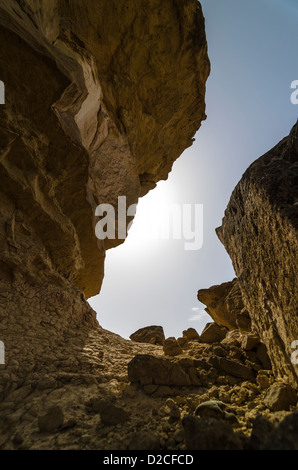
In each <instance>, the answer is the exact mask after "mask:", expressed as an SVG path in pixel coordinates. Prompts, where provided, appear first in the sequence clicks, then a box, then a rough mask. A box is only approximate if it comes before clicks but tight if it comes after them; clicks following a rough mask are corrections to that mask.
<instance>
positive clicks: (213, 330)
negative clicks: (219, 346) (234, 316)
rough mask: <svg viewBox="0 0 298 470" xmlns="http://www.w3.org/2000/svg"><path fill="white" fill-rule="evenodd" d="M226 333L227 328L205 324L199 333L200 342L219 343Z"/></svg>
mask: <svg viewBox="0 0 298 470" xmlns="http://www.w3.org/2000/svg"><path fill="white" fill-rule="evenodd" d="M227 331H228V330H227V328H225V327H224V326H221V325H218V324H217V323H207V324H206V326H205V328H204V330H203V331H202V333H201V342H202V343H219V342H220V341H222V340H223V339H224V338H225V336H226V334H227Z"/></svg>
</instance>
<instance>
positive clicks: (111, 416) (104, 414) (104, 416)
mask: <svg viewBox="0 0 298 470" xmlns="http://www.w3.org/2000/svg"><path fill="white" fill-rule="evenodd" d="M100 419H101V422H102V423H103V424H106V425H115V424H119V423H124V422H125V421H128V420H129V419H130V416H129V414H128V413H127V412H126V411H125V410H124V409H123V408H120V407H119V406H115V405H114V404H112V403H109V402H106V405H105V407H104V408H102V409H101V411H100Z"/></svg>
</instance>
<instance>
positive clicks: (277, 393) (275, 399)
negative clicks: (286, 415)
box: [264, 382, 297, 411]
mask: <svg viewBox="0 0 298 470" xmlns="http://www.w3.org/2000/svg"><path fill="white" fill-rule="evenodd" d="M296 403H297V391H296V390H295V389H294V388H293V387H291V385H289V384H287V383H282V382H275V383H274V384H272V385H271V386H270V387H269V388H268V390H267V393H266V395H265V397H264V405H265V406H267V408H270V410H272V411H280V410H288V409H289V407H290V406H291V405H296Z"/></svg>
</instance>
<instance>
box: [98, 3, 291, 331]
mask: <svg viewBox="0 0 298 470" xmlns="http://www.w3.org/2000/svg"><path fill="white" fill-rule="evenodd" d="M201 4H202V8H203V13H204V16H205V22H206V35H207V42H208V54H209V58H210V62H211V74H210V77H209V78H208V81H207V90H206V114H207V120H206V121H204V122H203V123H202V126H201V128H200V129H199V131H198V133H197V134H196V135H195V142H194V144H193V145H192V147H190V148H189V149H187V150H185V152H184V153H183V154H182V155H181V156H180V157H179V159H178V160H177V161H176V162H175V163H174V165H173V169H172V172H171V173H170V174H169V178H168V180H167V181H161V182H159V183H158V184H157V187H156V188H155V189H154V190H153V191H150V192H149V193H148V194H147V195H146V196H145V197H143V198H142V199H140V201H139V203H138V206H137V213H136V217H135V220H134V222H133V225H132V227H131V229H130V230H129V235H128V238H127V239H126V240H125V242H124V244H123V245H121V246H118V247H117V248H114V249H111V250H108V251H107V254H106V263H105V278H104V281H103V285H102V289H101V292H100V294H99V295H98V296H95V297H92V298H91V299H89V303H90V305H91V306H92V307H93V309H94V310H95V311H96V312H97V319H98V321H99V323H100V325H101V326H102V327H103V328H105V329H108V330H110V331H113V332H115V333H117V334H119V335H121V336H122V337H124V338H129V336H130V335H131V334H132V333H133V332H134V331H136V330H137V329H139V328H142V327H144V326H149V325H161V326H163V328H164V332H165V336H166V337H169V336H174V337H176V338H177V337H179V336H181V335H182V332H183V330H185V329H187V328H190V327H192V328H195V329H196V330H197V331H198V332H199V333H201V331H202V330H203V328H204V327H205V325H206V323H207V322H210V321H212V319H211V317H210V316H209V315H208V314H207V313H206V312H205V311H204V308H205V306H204V305H203V304H201V303H200V302H199V301H198V300H197V291H198V290H199V289H205V288H208V287H210V286H212V285H216V284H221V283H222V282H227V281H230V280H232V279H233V278H234V277H235V273H234V270H233V267H232V263H231V260H230V258H229V256H228V255H227V253H226V251H225V248H224V247H223V245H222V244H221V242H220V241H219V239H218V238H217V236H216V233H215V229H216V227H218V226H220V225H221V221H222V217H223V215H224V211H225V208H226V206H227V204H228V202H229V199H230V195H231V193H232V191H233V189H234V187H235V186H236V184H237V183H238V181H239V180H240V179H241V176H242V174H243V173H244V172H245V170H246V169H247V168H248V166H249V165H250V164H251V163H252V162H253V161H254V160H256V159H257V158H258V157H260V156H261V155H263V154H264V153H265V152H267V151H268V150H270V149H271V148H272V147H273V146H274V145H276V144H277V143H278V142H279V141H280V140H281V139H283V138H284V137H285V136H286V135H288V134H289V132H290V130H291V128H292V126H293V125H294V124H295V122H296V120H297V111H298V105H294V104H293V103H292V102H291V94H292V92H293V90H292V89H291V83H292V82H293V81H294V80H298V61H297V43H298V27H297V26H298V2H297V0H250V1H249V2H248V1H245V0H202V1H201ZM173 205H176V208H177V207H178V208H180V211H181V212H180V215H181V216H183V214H185V213H186V214H187V213H188V212H187V211H191V212H190V213H191V219H190V221H191V223H192V226H191V227H192V230H194V228H196V233H198V234H199V235H198V237H197V238H198V244H197V245H198V247H199V248H198V249H191V250H190V249H185V248H186V242H187V240H186V239H185V237H183V235H187V234H185V233H184V232H183V231H182V237H180V239H174V237H173V234H174V232H172V231H171V226H169V228H170V232H169V236H168V237H167V238H168V239H166V237H165V236H164V238H162V233H163V232H162V231H161V230H160V220H161V218H162V217H161V214H163V215H164V214H168V213H169V212H170V210H171V209H172V208H173ZM177 205H178V206H177ZM196 208H197V209H198V211H197V216H195V210H196ZM176 217H178V216H177V215H176ZM175 220H177V218H176V219H175ZM148 221H149V222H148ZM149 226H151V227H152V226H153V227H155V228H156V234H155V235H154V234H150V236H149V234H148V227H149ZM191 227H189V228H191ZM201 237H203V239H202V240H201V239H200V238H201ZM201 241H202V243H200V242H201ZM193 247H195V246H194V245H193Z"/></svg>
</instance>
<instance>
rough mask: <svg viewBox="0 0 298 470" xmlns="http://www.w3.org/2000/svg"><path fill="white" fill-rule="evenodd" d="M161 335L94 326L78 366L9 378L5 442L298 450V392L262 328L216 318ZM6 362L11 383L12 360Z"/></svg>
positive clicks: (1, 426)
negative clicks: (277, 375) (270, 351)
mask: <svg viewBox="0 0 298 470" xmlns="http://www.w3.org/2000/svg"><path fill="white" fill-rule="evenodd" d="M148 331H149V333H150V328H148ZM85 333H86V331H85ZM153 333H154V334H153V336H151V337H150V334H149V337H148V336H147V338H146V337H145V338H144V335H142V337H141V341H151V343H152V344H151V343H146V342H142V343H141V342H137V341H131V340H125V339H123V338H121V337H119V336H118V335H116V334H114V333H111V332H109V331H106V330H104V329H102V328H100V327H96V328H92V329H88V341H86V340H85V345H84V348H83V349H82V350H81V351H80V361H79V365H78V363H77V362H76V358H71V357H70V358H68V359H64V364H62V363H60V367H57V363H56V364H54V363H52V364H49V365H48V367H47V368H46V369H45V370H44V372H43V373H40V372H37V373H34V371H32V372H31V373H30V374H28V375H27V377H26V379H24V380H23V382H22V383H21V384H20V383H18V384H15V386H14V387H13V386H12V381H11V376H10V386H9V387H8V388H7V389H6V392H5V391H4V392H2V401H1V404H0V413H1V415H0V416H1V418H0V430H1V433H0V446H1V449H51V450H54V449H61V450H62V449H82V450H88V449H92V450H124V449H129V450H138V449H142V450H163V449H167V450H190V449H191V450H197V449H202V450H208V449H209V450H210V449H239V450H246V449H253V450H259V449H296V450H297V448H298V445H297V443H298V407H297V390H294V388H292V387H291V386H290V385H288V384H286V383H284V382H276V381H275V379H274V377H273V374H272V371H271V366H270V360H269V358H268V356H267V353H266V349H265V348H264V345H263V344H262V343H260V342H259V340H258V338H257V337H256V335H254V334H253V333H251V332H240V331H239V330H236V329H235V330H230V331H228V330H227V329H226V328H224V327H222V326H219V325H217V324H216V323H211V324H209V325H207V326H206V328H205V330H204V331H203V332H202V334H201V335H200V336H199V335H198V334H197V333H196V331H195V330H193V329H189V330H186V331H184V332H183V334H182V336H181V338H177V339H175V338H167V339H163V340H162V341H163V344H162V345H160V344H154V343H155V342H160V336H156V330H153ZM82 334H83V332H82ZM78 335H79V333H78ZM85 338H86V336H85ZM135 338H136V336H135ZM78 357H79V356H78ZM74 363H75V364H76V367H75V368H74V367H73V364H74ZM0 367H1V368H2V369H3V370H2V374H1V379H0V380H1V385H2V390H5V368H6V369H7V370H9V371H10V373H11V371H12V369H11V368H12V367H13V364H11V363H10V364H7V365H6V366H4V365H1V366H0ZM15 367H17V365H15Z"/></svg>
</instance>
